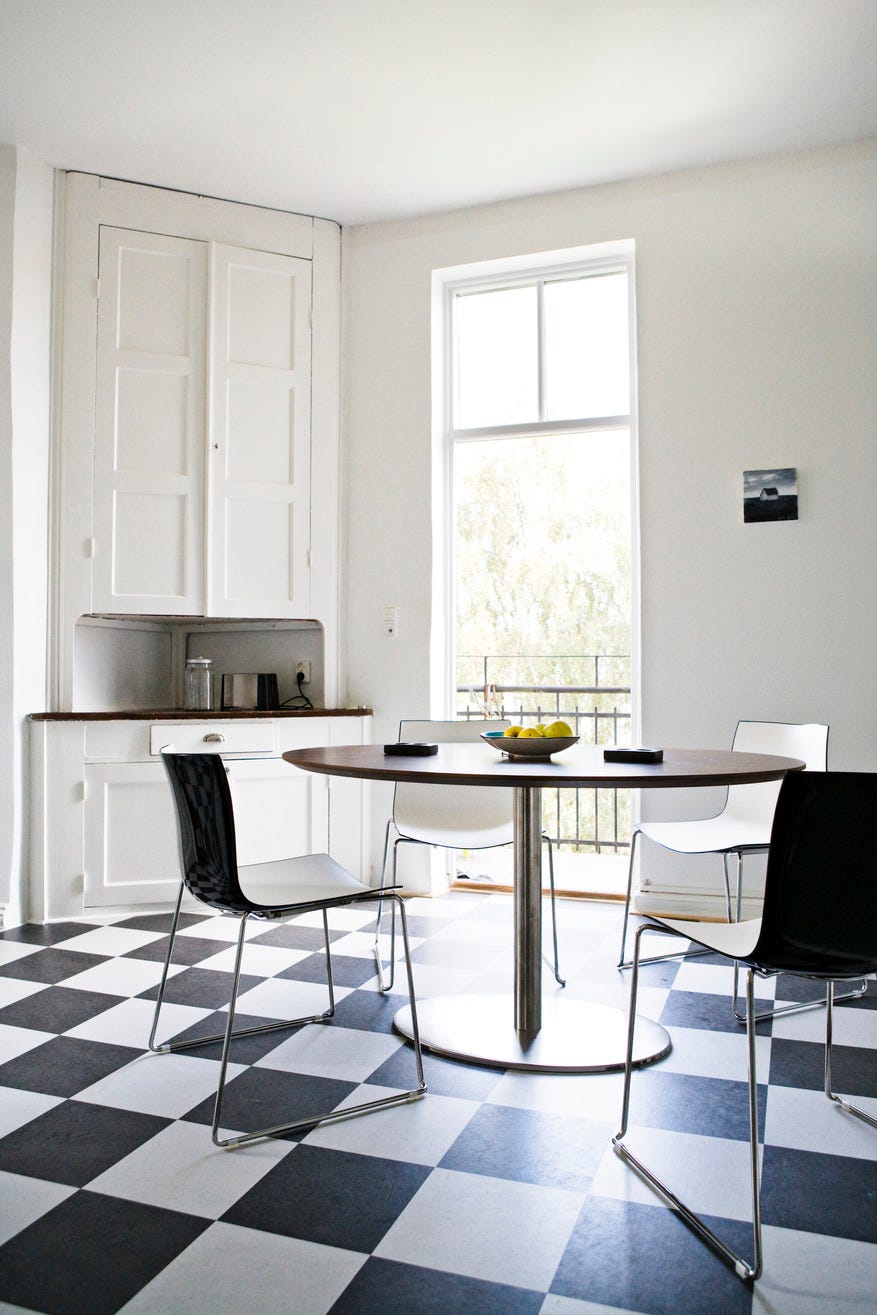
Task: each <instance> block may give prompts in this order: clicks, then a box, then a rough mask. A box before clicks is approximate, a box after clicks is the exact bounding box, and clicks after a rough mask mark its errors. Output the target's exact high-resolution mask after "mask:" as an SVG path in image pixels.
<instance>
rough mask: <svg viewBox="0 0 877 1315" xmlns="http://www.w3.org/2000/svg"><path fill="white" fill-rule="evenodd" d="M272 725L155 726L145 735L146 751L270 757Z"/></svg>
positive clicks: (202, 723)
mask: <svg viewBox="0 0 877 1315" xmlns="http://www.w3.org/2000/svg"><path fill="white" fill-rule="evenodd" d="M274 734H275V731H274V723H273V722H271V721H267V720H261V721H182V722H167V721H162V722H156V723H155V724H154V725H153V726H151V727H150V731H149V750H150V753H153V754H156V753H158V752H159V750H160V749H162V748H164V746H165V745H166V744H172V745H173V747H174V748H175V749H177V750H178V751H179V752H180V753H273V752H274Z"/></svg>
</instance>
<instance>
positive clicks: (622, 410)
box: [436, 244, 636, 888]
mask: <svg viewBox="0 0 877 1315" xmlns="http://www.w3.org/2000/svg"><path fill="white" fill-rule="evenodd" d="M437 291H439V292H440V294H441V295H440V303H441V312H442V327H443V333H442V334H441V339H440V340H441V342H442V345H443V350H442V353H441V379H442V388H441V390H440V394H441V398H442V406H441V416H440V417H439V416H438V415H437V416H436V420H437V422H438V423H439V425H440V429H437V434H436V437H437V438H438V437H439V435H440V438H441V450H442V454H443V458H444V474H445V480H444V488H445V517H444V527H445V537H446V541H445V545H444V553H443V555H442V556H441V558H440V560H441V561H442V562H443V565H444V581H443V584H444V598H445V609H446V610H445V625H444V634H445V636H446V637H447V641H448V646H447V653H446V673H447V675H446V681H447V684H446V690H448V694H449V696H450V705H451V707H453V708H454V709H455V711H456V713H457V715H461V716H471V715H479V714H480V713H481V711H483V710H484V709H485V708H488V707H489V708H490V709H492V710H498V711H499V710H501V711H502V712H503V714H504V715H507V716H511V717H512V719H513V720H515V721H517V720H522V721H523V722H524V723H525V724H526V722H527V721H530V722H536V721H539V720H543V719H544V720H553V719H554V716H555V715H559V716H563V717H564V719H566V720H573V719H574V720H575V727H574V728H575V730H576V731H577V732H578V733H579V734H580V735H581V737H582V739H583V740H585V741H591V742H593V743H614V742H618V743H625V742H628V743H629V742H630V738H629V737H630V734H631V730H630V723H631V686H632V676H631V672H632V670H633V663H632V659H631V655H632V652H633V651H634V649H635V643H634V638H635V627H634V625H633V599H634V597H635V592H636V591H635V579H634V563H635V561H636V555H635V553H634V552H633V551H632V540H633V536H634V532H635V524H634V519H633V516H632V507H633V504H634V496H633V495H634V489H635V480H634V464H635V444H634V442H633V434H634V346H633V345H634V317H633V305H634V301H633V250H632V244H617V245H616V244H613V245H612V247H611V248H608V249H607V248H606V247H601V248H592V249H590V250H589V249H584V250H579V251H577V252H573V253H566V254H564V253H561V254H560V255H559V256H558V255H556V254H555V255H554V256H553V257H552V258H551V259H550V260H548V259H546V260H545V261H541V262H540V261H539V258H538V257H537V258H534V259H533V260H532V261H531V262H530V265H529V267H525V266H524V264H523V262H520V261H517V262H514V263H511V262H510V263H508V264H506V265H505V266H503V265H502V264H500V263H498V262H491V263H490V264H489V265H487V266H474V267H468V268H464V269H457V270H452V271H441V272H439V273H438V274H437ZM436 364H437V365H438V363H436ZM436 382H438V369H437V373H436ZM451 689H452V690H453V693H451ZM446 706H447V704H446ZM548 713H550V714H551V716H550V717H549V716H548V715H547V714H548ZM543 714H546V715H545V716H544V717H543ZM582 802H583V801H581V800H579V801H578V802H576V804H575V807H576V809H577V810H578V808H579V806H580V805H581V804H582ZM546 803H547V801H546V800H543V807H545V805H546ZM599 804H600V801H599V800H597V799H596V798H595V801H594V806H593V808H592V809H591V810H590V813H591V815H590V816H589V817H588V818H585V819H582V818H577V820H576V821H575V822H574V824H572V825H571V824H570V822H569V818H567V819H566V822H565V823H564V828H565V830H566V831H567V832H570V834H569V835H568V836H567V837H566V839H567V840H568V841H569V843H570V846H573V845H575V847H576V848H577V849H580V848H581V847H582V846H583V845H584V846H585V847H588V846H590V849H591V851H594V850H598V851H603V850H609V851H610V852H612V853H615V854H620V851H621V850H622V849H624V848H626V845H627V841H628V829H627V823H626V818H625V817H623V816H621V815H620V814H619V809H618V801H617V800H615V798H614V796H613V799H612V802H611V808H610V811H611V813H612V817H611V818H608V817H607V816H604V817H603V818H602V819H601V817H600V816H599ZM561 806H563V809H564V811H565V812H567V813H568V812H569V806H570V801H569V800H567V801H566V803H564V802H563V801H562V800H559V801H558V808H560V807H561ZM622 809H623V804H622ZM556 820H557V819H555V821H556ZM546 825H548V827H549V829H550V830H553V831H555V833H556V829H557V828H556V826H555V825H553V823H552V819H551V817H550V816H546ZM622 861H625V860H624V859H623V856H622ZM573 884H575V883H573ZM586 884H590V885H591V886H592V887H593V883H586ZM601 888H602V887H601Z"/></svg>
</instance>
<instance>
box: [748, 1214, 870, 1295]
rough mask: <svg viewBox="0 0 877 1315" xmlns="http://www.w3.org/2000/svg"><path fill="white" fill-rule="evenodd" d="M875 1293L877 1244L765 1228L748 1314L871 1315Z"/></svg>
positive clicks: (783, 1229) (790, 1230)
mask: <svg viewBox="0 0 877 1315" xmlns="http://www.w3.org/2000/svg"><path fill="white" fill-rule="evenodd" d="M875 1294H877V1244H869V1243H867V1242H851V1241H849V1240H848V1239H846V1238H840V1237H824V1236H822V1235H821V1234H819V1233H797V1232H794V1231H793V1230H792V1229H785V1228H769V1227H766V1228H765V1230H764V1273H763V1275H762V1277H761V1278H760V1279H759V1281H758V1282H757V1283H756V1284H755V1288H754V1290H753V1297H752V1315H829V1312H830V1315H873V1312H874V1311H875V1310H877V1296H875Z"/></svg>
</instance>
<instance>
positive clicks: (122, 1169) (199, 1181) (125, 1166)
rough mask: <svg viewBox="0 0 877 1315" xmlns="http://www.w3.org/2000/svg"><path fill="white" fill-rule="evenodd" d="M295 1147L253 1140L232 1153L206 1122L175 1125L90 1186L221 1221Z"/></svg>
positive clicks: (115, 1165) (126, 1197) (145, 1203)
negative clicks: (219, 1143)
mask: <svg viewBox="0 0 877 1315" xmlns="http://www.w3.org/2000/svg"><path fill="white" fill-rule="evenodd" d="M295 1146H296V1143H295V1142H288V1141H264V1142H254V1143H253V1145H252V1146H248V1147H247V1148H246V1151H245V1152H243V1153H242V1154H237V1153H235V1154H232V1153H229V1152H226V1151H223V1150H219V1149H218V1148H217V1147H216V1146H214V1145H213V1143H212V1141H211V1140H210V1133H209V1131H208V1129H207V1128H206V1127H205V1126H204V1125H203V1124H199V1123H184V1122H178V1123H172V1124H170V1126H169V1127H167V1128H165V1129H164V1130H163V1131H162V1132H160V1133H158V1134H157V1136H155V1137H152V1138H151V1139H150V1140H149V1141H148V1142H145V1143H144V1144H143V1145H142V1146H138V1147H137V1149H136V1150H135V1151H132V1152H131V1154H130V1155H127V1156H126V1157H125V1158H124V1159H123V1160H120V1161H119V1162H118V1163H117V1164H114V1165H113V1167H112V1168H111V1169H107V1171H106V1172H105V1173H102V1174H100V1175H99V1176H98V1177H97V1178H94V1179H92V1181H91V1182H90V1183H89V1184H88V1190H89V1191H90V1192H105V1193H106V1194H107V1195H108V1196H121V1197H124V1199H125V1200H128V1201H141V1202H142V1203H143V1204H144V1205H156V1206H162V1207H164V1208H165V1209H167V1210H181V1211H182V1212H183V1213H184V1214H192V1215H201V1216H203V1217H204V1218H207V1219H218V1218H219V1216H220V1215H221V1214H224V1213H225V1211H226V1210H228V1209H229V1207H230V1206H232V1205H234V1203H235V1202H236V1201H238V1200H239V1199H240V1198H241V1197H242V1196H243V1195H244V1193H245V1192H248V1191H249V1190H250V1188H251V1187H253V1186H255V1184H256V1183H257V1182H258V1181H259V1180H260V1178H263V1177H264V1175H265V1174H266V1173H268V1171H269V1170H270V1169H273V1168H274V1166H275V1164H277V1163H278V1162H279V1161H280V1160H282V1159H284V1158H285V1156H287V1155H289V1154H290V1152H292V1151H293V1150H294V1149H295Z"/></svg>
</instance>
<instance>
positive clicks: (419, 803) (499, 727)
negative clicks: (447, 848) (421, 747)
mask: <svg viewBox="0 0 877 1315" xmlns="http://www.w3.org/2000/svg"><path fill="white" fill-rule="evenodd" d="M510 725H511V722H510V721H507V720H505V719H503V718H499V717H496V718H491V719H490V720H485V719H483V718H481V719H479V720H478V721H411V720H403V721H400V723H399V739H400V740H415V741H418V740H428V741H432V742H433V743H436V744H459V743H465V742H467V741H473V740H477V739H478V738H479V737H480V736H481V735H482V734H483V732H484V731H504V730H505V729H506V727H508V726H510ZM484 751H485V753H490V752H491V750H490V749H488V748H487V746H486V745H485V750H484ZM512 808H513V801H512V791H511V790H506V789H505V788H497V789H494V788H493V787H491V786H471V785H419V784H412V783H410V782H406V781H400V782H399V783H398V785H397V786H396V791H395V794H394V796H393V822H394V824H395V826H396V829H397V830H398V831H399V833H400V834H401V835H405V836H410V837H411V839H413V840H417V839H418V838H419V833H420V832H421V831H424V830H428V831H432V830H434V829H435V828H441V829H443V830H447V831H449V832H458V833H459V835H460V836H461V837H464V836H465V834H466V833H467V831H468V832H471V833H472V835H473V836H477V835H478V834H479V832H481V833H483V832H485V831H491V830H493V829H496V828H501V827H506V826H507V827H508V832H509V835H508V838H509V840H511V837H512ZM461 843H465V841H464V840H461ZM473 843H475V842H474V841H473Z"/></svg>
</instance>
